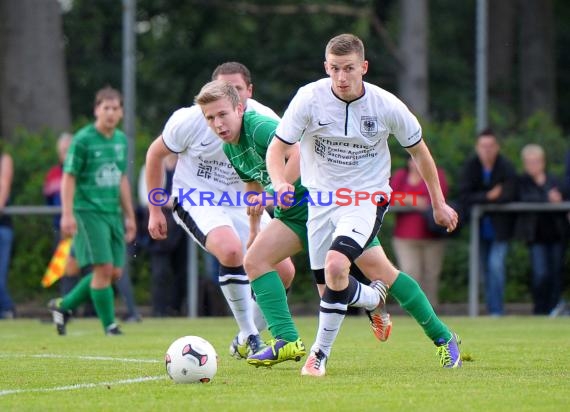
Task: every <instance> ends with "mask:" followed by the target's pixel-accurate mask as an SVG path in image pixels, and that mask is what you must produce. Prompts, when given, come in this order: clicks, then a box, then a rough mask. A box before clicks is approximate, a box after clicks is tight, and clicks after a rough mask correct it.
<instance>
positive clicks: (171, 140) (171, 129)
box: [162, 106, 203, 153]
mask: <svg viewBox="0 0 570 412" xmlns="http://www.w3.org/2000/svg"><path fill="white" fill-rule="evenodd" d="M202 117H203V115H202V112H201V111H200V110H199V108H198V107H197V106H192V107H185V108H182V109H178V110H177V111H175V112H174V113H173V114H172V116H170V118H169V119H168V121H167V122H166V125H165V126H164V129H163V131H162V139H163V141H164V144H165V145H166V147H168V149H170V150H171V151H172V152H174V153H181V152H183V151H185V150H186V149H187V148H189V147H190V146H191V145H192V143H193V140H194V136H196V134H197V129H198V125H199V124H200V123H199V121H200V119H201V118H202Z"/></svg>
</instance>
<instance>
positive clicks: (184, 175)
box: [145, 62, 295, 358]
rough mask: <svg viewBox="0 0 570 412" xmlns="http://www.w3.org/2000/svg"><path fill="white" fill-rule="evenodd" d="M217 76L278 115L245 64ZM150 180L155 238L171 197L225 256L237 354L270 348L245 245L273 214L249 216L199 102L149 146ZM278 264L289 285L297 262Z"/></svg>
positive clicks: (185, 220) (257, 107)
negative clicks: (166, 172)
mask: <svg viewBox="0 0 570 412" xmlns="http://www.w3.org/2000/svg"><path fill="white" fill-rule="evenodd" d="M212 79H213V80H225V81H227V82H229V83H231V84H233V85H234V86H235V87H236V89H237V90H238V93H239V95H240V100H241V102H242V104H243V105H244V107H246V110H254V111H256V112H258V113H261V114H263V115H265V116H269V117H273V118H276V119H279V117H278V116H277V115H276V114H275V113H274V112H273V111H272V110H271V109H269V108H268V107H266V106H263V105H262V104H261V103H258V102H256V101H255V100H253V99H251V95H252V92H253V85H252V83H251V75H250V72H249V70H248V69H247V68H246V67H245V66H244V65H243V64H241V63H237V62H227V63H224V64H222V65H220V66H218V67H217V68H216V70H214V72H213V74H212ZM171 153H177V154H178V162H177V166H176V170H175V172H174V177H173V183H172V195H170V194H166V193H164V192H163V191H162V189H160V188H161V187H162V179H163V176H162V174H163V171H162V170H163V168H162V162H163V159H164V158H165V157H166V156H168V155H169V154H171ZM145 179H146V184H147V188H148V190H149V194H148V197H149V224H148V230H149V233H150V235H151V236H152V238H153V239H165V238H166V234H167V226H166V219H165V216H164V214H163V210H162V207H161V206H163V205H165V203H166V201H167V200H168V198H169V197H170V196H171V197H172V200H173V205H172V206H173V215H174V219H175V220H176V222H177V223H178V224H179V225H181V226H182V227H183V228H184V229H185V230H186V232H188V234H189V235H190V236H191V237H192V238H193V239H194V240H195V241H196V242H197V243H198V244H199V245H200V246H201V247H202V248H204V249H205V250H207V251H208V252H210V253H212V254H213V255H214V256H215V257H216V258H217V259H218V261H219V262H220V273H219V283H220V287H221V290H222V292H223V294H224V297H225V298H226V301H227V302H228V305H229V307H230V309H231V311H232V313H233V315H234V317H235V319H236V322H237V324H238V326H239V333H238V335H237V336H236V337H235V338H234V340H233V341H232V343H231V345H230V353H231V354H232V355H233V356H235V357H236V358H247V357H248V356H249V355H251V354H253V353H256V352H257V351H259V350H260V349H262V348H263V347H264V343H263V341H262V340H261V338H260V335H259V330H260V329H263V328H264V327H265V321H264V320H263V316H262V315H261V313H260V312H259V309H258V308H257V306H256V305H255V302H254V301H253V299H252V296H251V288H250V284H249V280H248V278H247V275H246V273H245V271H244V269H243V256H244V253H245V249H246V245H247V244H248V243H250V242H252V241H253V239H254V238H255V236H256V234H257V232H258V231H259V230H260V226H263V225H266V224H267V223H268V222H269V221H270V217H269V215H268V214H267V213H265V214H264V215H262V216H261V222H260V221H259V219H260V217H259V216H251V217H248V215H247V204H246V203H245V200H246V199H244V195H245V192H246V191H245V190H244V189H245V185H244V183H243V182H242V181H241V179H240V178H239V176H238V175H237V173H236V172H235V170H234V169H233V167H232V165H231V164H230V162H229V161H228V159H227V157H226V155H225V154H224V152H223V150H222V141H221V140H220V139H219V138H218V137H217V136H216V135H215V134H214V133H213V132H212V131H211V129H210V128H209V127H208V124H207V123H206V120H205V119H204V115H203V114H202V111H201V109H200V107H199V106H196V105H194V106H192V107H185V108H182V109H179V110H177V111H175V112H174V113H173V114H172V116H171V117H170V119H169V120H168V121H167V123H166V125H165V127H164V130H163V132H162V134H161V135H160V136H159V137H158V138H156V139H155V141H154V142H153V143H152V144H151V145H150V147H149V148H148V151H147V156H146V170H145ZM277 270H278V272H279V275H280V277H281V278H282V280H283V283H284V285H285V286H286V287H288V286H289V285H290V284H291V281H292V279H293V277H294V273H295V272H294V271H295V268H294V266H293V263H292V262H291V260H290V259H286V260H284V261H282V262H280V263H279V265H278V267H277Z"/></svg>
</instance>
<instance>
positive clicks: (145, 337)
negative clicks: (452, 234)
mask: <svg viewBox="0 0 570 412" xmlns="http://www.w3.org/2000/svg"><path fill="white" fill-rule="evenodd" d="M444 320H445V321H446V322H447V323H448V325H449V326H450V327H452V328H453V329H454V330H455V331H456V332H457V333H458V334H459V335H460V336H461V338H462V339H463V344H462V346H461V347H462V352H463V354H464V355H467V357H468V358H470V359H471V361H468V362H464V367H463V368H462V369H458V370H443V369H442V368H440V367H439V363H438V359H437V357H436V355H435V346H433V344H432V343H430V342H429V341H428V339H427V338H426V337H425V336H424V335H423V333H422V331H421V329H420V328H419V327H418V326H417V325H416V324H415V323H414V322H413V321H412V320H411V318H408V317H406V316H399V317H394V329H393V332H392V336H391V337H390V340H389V341H388V342H386V343H380V342H377V341H376V340H375V339H374V338H373V336H372V333H371V332H370V330H369V329H368V323H367V319H366V318H365V317H364V316H356V317H355V316H351V317H347V318H346V320H345V322H344V324H343V328H342V330H341V333H340V335H339V337H338V339H337V341H336V344H335V346H334V350H333V353H332V357H331V359H330V360H329V362H328V364H327V376H326V377H324V378H321V379H317V378H312V377H302V376H300V369H301V366H302V362H299V363H297V362H291V361H290V362H285V363H282V364H279V365H276V366H274V367H273V368H272V369H264V368H259V369H256V368H254V367H252V366H250V365H248V364H247V363H245V362H244V361H238V360H235V359H233V358H231V357H230V356H229V355H228V346H229V343H230V341H231V340H232V338H233V336H234V334H235V332H236V326H235V322H234V321H233V319H231V318H199V319H180V318H178V319H150V318H147V319H144V321H143V322H142V323H137V324H126V325H124V326H123V330H124V332H125V335H124V336H119V337H106V336H104V335H103V333H102V331H101V329H100V326H99V323H98V321H96V320H91V319H86V320H83V319H79V320H74V321H72V322H70V324H69V326H68V335H67V336H65V337H59V336H57V335H56V333H55V330H54V328H53V327H52V325H51V324H45V323H40V322H38V321H37V320H15V321H3V322H1V323H0V371H1V373H0V411H12V410H14V411H20V410H29V411H39V410H42V411H43V410H57V411H68V410H69V411H83V410H98V411H99V410H104V411H175V410H187V411H241V412H243V411H251V410H254V411H256V412H257V411H320V412H330V411H373V410H382V411H510V410H512V411H538V410H540V411H562V410H568V407H569V405H570V322H569V320H568V318H557V319H548V318H534V317H505V318H501V319H489V318H460V317H450V318H446V319H444ZM296 321H297V324H298V327H299V331H300V333H301V336H302V338H303V340H304V341H305V344H306V345H307V346H308V347H309V346H310V345H311V343H312V340H313V338H314V334H315V327H316V322H317V318H316V317H300V318H296ZM184 335H199V336H202V337H204V338H206V339H207V340H209V341H210V342H211V343H212V344H213V345H214V347H215V348H216V350H217V352H218V357H219V366H218V373H217V375H216V376H215V378H214V379H213V381H212V382H211V383H209V384H191V385H181V384H175V383H173V382H172V381H171V380H170V379H169V378H167V376H166V373H165V368H164V362H163V359H164V353H165V351H166V349H167V348H168V346H169V345H170V343H171V342H172V341H173V340H174V339H176V338H178V337H180V336H184Z"/></svg>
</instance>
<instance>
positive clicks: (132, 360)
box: [0, 353, 163, 363]
mask: <svg viewBox="0 0 570 412" xmlns="http://www.w3.org/2000/svg"><path fill="white" fill-rule="evenodd" d="M0 358H51V359H80V360H100V361H118V362H135V363H163V361H161V360H157V359H132V358H113V357H110V356H69V355H56V354H52V353H46V354H43V355H22V354H5V353H0Z"/></svg>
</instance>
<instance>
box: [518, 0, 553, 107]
mask: <svg viewBox="0 0 570 412" xmlns="http://www.w3.org/2000/svg"><path fill="white" fill-rule="evenodd" d="M519 5H520V10H521V19H520V102H521V115H522V117H523V118H527V117H529V116H531V115H532V114H533V113H535V112H536V111H539V110H541V111H544V112H546V113H548V114H550V115H551V116H552V118H554V116H555V108H556V88H555V65H554V63H555V62H554V58H555V57H554V16H553V8H552V0H519Z"/></svg>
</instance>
